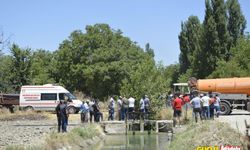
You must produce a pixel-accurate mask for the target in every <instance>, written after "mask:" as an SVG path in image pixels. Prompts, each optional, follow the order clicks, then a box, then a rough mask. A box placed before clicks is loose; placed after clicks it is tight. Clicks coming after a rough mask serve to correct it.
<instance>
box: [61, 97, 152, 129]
mask: <svg viewBox="0 0 250 150" xmlns="http://www.w3.org/2000/svg"><path fill="white" fill-rule="evenodd" d="M67 101H68V100H67V97H65V98H62V99H60V103H59V104H58V105H57V107H56V114H57V121H58V132H67V125H68V116H69V112H68V110H67ZM116 104H117V109H115V108H116ZM138 108H139V111H140V114H148V113H149V108H150V100H149V98H148V96H147V95H144V96H143V97H142V98H141V100H140V103H139V106H138ZM115 110H117V115H118V120H119V121H121V120H125V119H126V118H127V119H134V116H133V113H134V112H135V98H133V97H132V96H130V97H129V98H128V99H127V98H126V97H125V96H124V97H122V96H119V97H118V99H117V100H115V98H114V96H111V97H110V99H109V101H108V113H109V115H108V120H114V119H115ZM80 118H81V122H82V123H84V122H93V121H94V122H100V121H103V113H102V112H101V109H100V105H99V100H97V99H94V100H86V101H83V103H82V105H81V108H80Z"/></svg>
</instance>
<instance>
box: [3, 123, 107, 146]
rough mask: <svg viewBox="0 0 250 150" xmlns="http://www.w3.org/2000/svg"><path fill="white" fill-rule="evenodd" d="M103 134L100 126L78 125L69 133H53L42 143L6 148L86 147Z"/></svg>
mask: <svg viewBox="0 0 250 150" xmlns="http://www.w3.org/2000/svg"><path fill="white" fill-rule="evenodd" d="M102 134H103V132H102V129H101V127H100V126H98V125H95V124H89V125H86V126H84V127H77V128H74V129H72V130H71V131H70V132H68V133H56V132H54V133H51V134H49V135H48V136H47V138H46V139H45V141H44V142H43V144H42V145H32V146H20V145H18V146H16V145H11V146H8V147H7V148H6V150H57V149H72V150H74V149H86V148H88V147H89V146H90V145H92V144H94V143H95V142H98V141H99V140H100V138H99V137H100V136H101V135H102Z"/></svg>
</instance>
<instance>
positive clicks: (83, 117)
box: [81, 102, 89, 123]
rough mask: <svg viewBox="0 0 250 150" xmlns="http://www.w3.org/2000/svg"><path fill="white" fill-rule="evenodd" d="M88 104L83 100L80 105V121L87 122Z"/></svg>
mask: <svg viewBox="0 0 250 150" xmlns="http://www.w3.org/2000/svg"><path fill="white" fill-rule="evenodd" d="M88 113H89V106H88V104H87V102H83V103H82V105H81V122H82V123H84V122H88Z"/></svg>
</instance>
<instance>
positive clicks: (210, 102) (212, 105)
mask: <svg viewBox="0 0 250 150" xmlns="http://www.w3.org/2000/svg"><path fill="white" fill-rule="evenodd" d="M209 97H210V100H209V108H210V118H212V119H214V103H215V99H216V97H215V96H213V95H212V94H210V95H209Z"/></svg>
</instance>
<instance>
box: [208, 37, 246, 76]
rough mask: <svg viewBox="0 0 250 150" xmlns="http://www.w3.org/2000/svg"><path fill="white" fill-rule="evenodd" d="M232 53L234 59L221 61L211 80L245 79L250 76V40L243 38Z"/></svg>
mask: <svg viewBox="0 0 250 150" xmlns="http://www.w3.org/2000/svg"><path fill="white" fill-rule="evenodd" d="M231 51H232V58H231V59H230V61H228V62H226V61H224V60H222V61H219V62H218V63H217V68H216V70H215V71H214V72H213V73H212V74H211V75H210V76H209V78H221V77H245V76H249V75H250V71H249V70H250V64H249V61H250V38H247V39H243V38H241V39H240V40H239V42H237V44H236V46H235V47H234V48H232V49H231Z"/></svg>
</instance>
